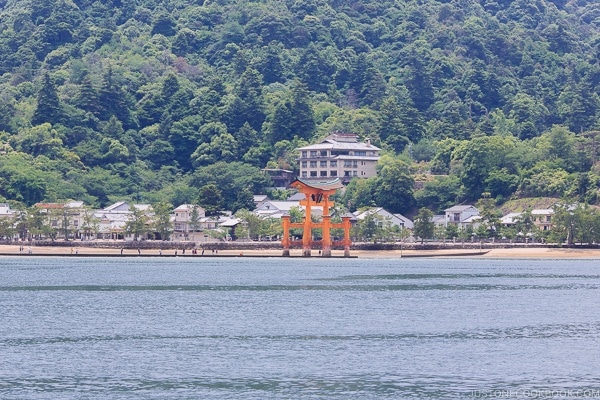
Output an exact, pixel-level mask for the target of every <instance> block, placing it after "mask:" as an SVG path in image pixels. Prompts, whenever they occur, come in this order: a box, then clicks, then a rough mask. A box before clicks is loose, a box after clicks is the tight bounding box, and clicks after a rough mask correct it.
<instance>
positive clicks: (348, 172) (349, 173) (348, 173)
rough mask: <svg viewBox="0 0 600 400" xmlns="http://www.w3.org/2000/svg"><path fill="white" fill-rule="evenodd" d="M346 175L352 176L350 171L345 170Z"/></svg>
mask: <svg viewBox="0 0 600 400" xmlns="http://www.w3.org/2000/svg"><path fill="white" fill-rule="evenodd" d="M344 176H352V175H351V172H350V171H344Z"/></svg>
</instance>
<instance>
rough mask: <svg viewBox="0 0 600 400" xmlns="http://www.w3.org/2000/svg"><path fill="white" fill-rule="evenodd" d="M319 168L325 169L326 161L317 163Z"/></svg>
mask: <svg viewBox="0 0 600 400" xmlns="http://www.w3.org/2000/svg"><path fill="white" fill-rule="evenodd" d="M319 167H321V168H327V161H320V162H319Z"/></svg>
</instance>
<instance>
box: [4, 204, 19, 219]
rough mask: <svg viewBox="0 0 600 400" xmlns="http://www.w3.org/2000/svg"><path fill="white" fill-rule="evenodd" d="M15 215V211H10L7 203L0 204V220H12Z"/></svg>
mask: <svg viewBox="0 0 600 400" xmlns="http://www.w3.org/2000/svg"><path fill="white" fill-rule="evenodd" d="M16 215H17V213H16V211H14V210H11V209H10V205H9V204H8V203H0V218H13V217H15V216H16Z"/></svg>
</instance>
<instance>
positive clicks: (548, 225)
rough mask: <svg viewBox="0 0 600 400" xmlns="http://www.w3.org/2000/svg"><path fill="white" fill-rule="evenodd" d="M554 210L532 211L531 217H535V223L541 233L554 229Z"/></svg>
mask: <svg viewBox="0 0 600 400" xmlns="http://www.w3.org/2000/svg"><path fill="white" fill-rule="evenodd" d="M553 215H554V210H553V209H551V208H547V209H540V210H531V216H532V217H533V223H534V224H535V226H537V227H538V229H539V230H541V231H549V230H550V229H552V216H553Z"/></svg>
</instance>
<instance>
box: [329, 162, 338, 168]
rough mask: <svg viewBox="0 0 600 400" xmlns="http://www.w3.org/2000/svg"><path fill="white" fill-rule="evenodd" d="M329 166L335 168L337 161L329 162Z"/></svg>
mask: <svg viewBox="0 0 600 400" xmlns="http://www.w3.org/2000/svg"><path fill="white" fill-rule="evenodd" d="M329 166H330V167H337V161H330V162H329Z"/></svg>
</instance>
